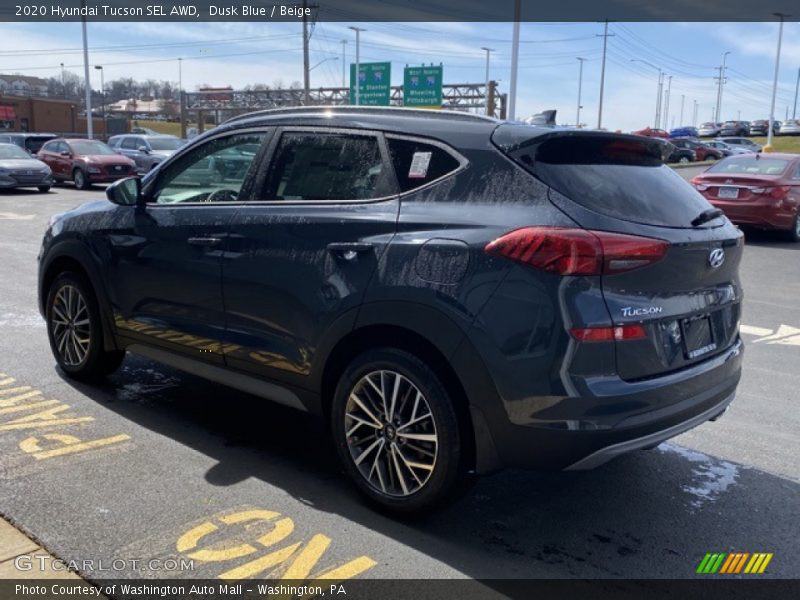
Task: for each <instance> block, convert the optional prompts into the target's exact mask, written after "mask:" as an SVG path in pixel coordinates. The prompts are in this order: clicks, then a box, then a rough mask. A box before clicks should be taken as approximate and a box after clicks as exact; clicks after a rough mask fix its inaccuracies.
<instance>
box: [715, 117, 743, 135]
mask: <svg viewBox="0 0 800 600" xmlns="http://www.w3.org/2000/svg"><path fill="white" fill-rule="evenodd" d="M719 134H720V135H728V136H729V135H733V136H738V137H741V136H745V135H750V123H749V122H747V121H725V122H724V123H723V124H722V128H721V129H720V132H719Z"/></svg>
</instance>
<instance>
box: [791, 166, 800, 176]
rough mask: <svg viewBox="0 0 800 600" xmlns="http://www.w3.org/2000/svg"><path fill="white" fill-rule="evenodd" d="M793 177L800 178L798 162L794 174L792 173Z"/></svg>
mask: <svg viewBox="0 0 800 600" xmlns="http://www.w3.org/2000/svg"><path fill="white" fill-rule="evenodd" d="M792 179H800V163H798V164H797V167H796V168H795V170H794V175H792Z"/></svg>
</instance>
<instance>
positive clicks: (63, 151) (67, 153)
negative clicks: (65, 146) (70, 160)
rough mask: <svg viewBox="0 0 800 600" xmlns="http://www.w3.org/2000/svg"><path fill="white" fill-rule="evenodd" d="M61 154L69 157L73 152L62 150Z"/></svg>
mask: <svg viewBox="0 0 800 600" xmlns="http://www.w3.org/2000/svg"><path fill="white" fill-rule="evenodd" d="M59 154H60V155H61V156H67V157H69V156H72V154H70V153H69V150H62V151H61V152H59Z"/></svg>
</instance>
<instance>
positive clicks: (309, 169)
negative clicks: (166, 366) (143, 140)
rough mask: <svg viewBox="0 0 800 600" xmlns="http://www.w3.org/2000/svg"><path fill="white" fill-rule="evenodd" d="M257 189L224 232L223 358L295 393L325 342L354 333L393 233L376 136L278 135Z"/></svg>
mask: <svg viewBox="0 0 800 600" xmlns="http://www.w3.org/2000/svg"><path fill="white" fill-rule="evenodd" d="M225 158H226V164H227V165H230V164H233V163H232V162H231V161H230V157H225ZM259 180H260V181H261V183H260V184H259V185H258V188H257V190H256V192H255V193H254V201H251V202H248V203H246V204H245V205H244V206H242V208H241V209H240V210H239V212H238V213H237V214H236V216H235V218H234V220H233V222H232V224H231V227H230V236H231V250H230V251H229V252H228V253H227V254H226V259H225V261H224V266H223V271H224V301H225V307H226V311H227V317H228V334H227V335H228V343H229V344H230V345H231V347H233V348H236V349H237V350H236V351H235V352H230V353H229V352H227V351H226V355H225V357H226V361H227V362H228V364H230V365H231V366H235V367H237V368H240V369H243V370H247V371H251V372H254V373H257V374H259V375H261V376H265V377H268V378H274V379H278V380H281V381H284V382H288V383H296V384H298V385H303V384H304V383H305V378H306V375H307V374H308V373H309V371H310V369H311V365H312V363H313V361H314V358H315V352H316V350H317V348H318V346H319V344H320V341H321V338H322V334H323V332H325V331H331V330H338V331H347V330H349V329H350V328H352V326H353V323H354V321H355V317H356V312H357V309H358V307H359V306H360V304H361V301H362V298H363V295H364V291H365V289H366V287H367V285H368V283H369V279H370V277H371V276H372V274H373V272H374V271H375V268H376V265H377V264H378V260H379V258H380V256H381V254H382V253H383V251H384V249H385V248H386V245H387V244H388V243H389V241H390V240H391V239H392V237H393V235H394V233H395V229H396V224H397V214H398V208H399V201H398V199H397V196H396V181H395V177H394V173H393V171H392V168H391V164H390V162H389V160H388V153H387V150H386V147H385V142H384V140H383V136H382V135H381V134H380V133H378V132H370V131H364V130H347V129H327V128H322V129H321V128H314V129H311V128H303V127H296V128H284V129H280V130H279V131H278V132H277V133H276V135H275V136H274V138H273V141H272V143H271V148H270V160H269V166H268V168H265V169H264V172H263V173H262V174H261V176H260V178H259Z"/></svg>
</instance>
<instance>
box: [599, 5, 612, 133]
mask: <svg viewBox="0 0 800 600" xmlns="http://www.w3.org/2000/svg"><path fill="white" fill-rule="evenodd" d="M598 35H599V34H598ZM610 35H611V36H613V35H614V34H613V33H612V34H610ZM602 37H603V62H602V65H601V67H600V102H599V105H598V107H597V128H598V129H601V128H602V126H603V91H604V90H605V86H606V50H607V48H608V38H609V33H608V19H606V21H605V27H604V28H603V36H602Z"/></svg>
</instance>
